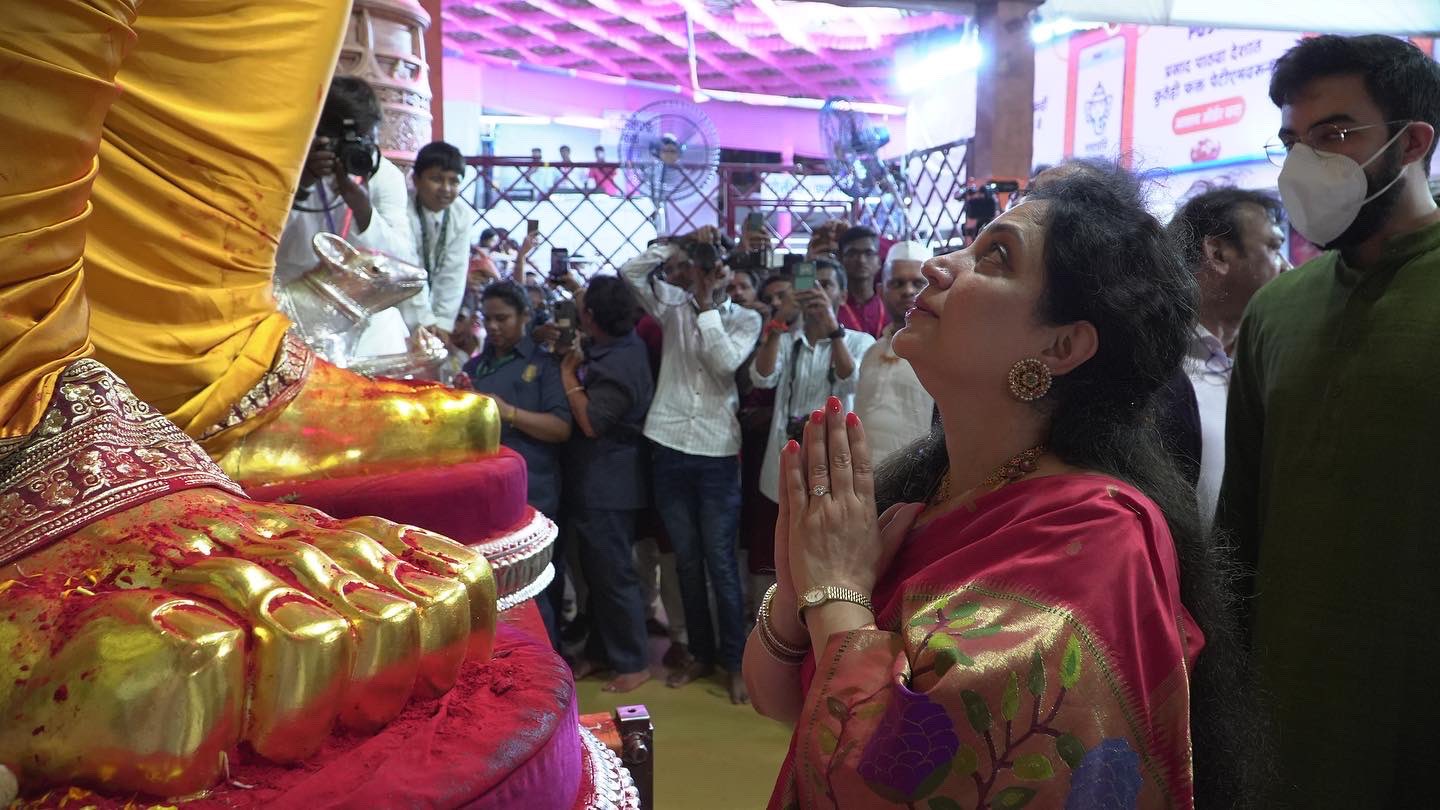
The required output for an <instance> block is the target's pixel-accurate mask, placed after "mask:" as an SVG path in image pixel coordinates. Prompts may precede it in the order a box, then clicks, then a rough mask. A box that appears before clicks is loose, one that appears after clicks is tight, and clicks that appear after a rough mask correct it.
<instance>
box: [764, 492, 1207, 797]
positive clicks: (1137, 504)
mask: <svg viewBox="0 0 1440 810" xmlns="http://www.w3.org/2000/svg"><path fill="white" fill-rule="evenodd" d="M874 601H875V604H876V606H877V609H878V610H879V614H878V616H877V618H876V623H877V625H878V626H877V627H872V628H862V629H860V630H855V631H853V632H850V633H843V634H837V635H835V636H834V637H832V638H831V639H830V643H829V645H828V646H827V647H826V649H825V650H824V651H822V652H821V653H819V655H818V656H815V655H812V656H811V657H809V658H807V659H806V662H805V664H804V667H803V668H802V672H801V677H802V679H803V682H804V683H805V685H806V698H805V706H804V709H803V711H802V712H801V715H800V719H799V722H798V723H797V726H796V731H795V736H794V738H793V739H792V741H791V748H790V753H789V756H788V757H787V758H786V760H785V764H784V766H783V767H782V769H781V772H780V777H779V780H778V782H777V784H776V786H775V791H774V794H773V795H772V796H771V799H770V805H769V806H770V808H771V809H772V810H789V809H790V808H807V809H808V808H844V810H851V809H852V808H854V809H855V810H861V809H862V808H863V809H864V810H869V808H893V807H905V808H923V810H984V809H985V808H992V809H994V810H1000V809H1002V808H1003V809H1004V810H1012V809H1013V808H1020V807H1030V808H1047V809H1048V808H1065V810H1089V809H1091V808H1097V809H1098V808H1107V809H1108V808H1115V810H1119V809H1120V808H1127V809H1128V808H1135V807H1141V808H1170V807H1175V808H1182V809H1186V810H1188V808H1191V807H1192V806H1193V798H1192V790H1191V782H1192V775H1191V767H1190V723H1189V684H1188V676H1187V673H1188V671H1189V668H1190V667H1191V666H1193V664H1194V662H1195V655H1196V653H1198V652H1199V650H1200V648H1201V646H1202V645H1203V639H1202V636H1201V634H1200V631H1199V628H1198V627H1197V626H1196V625H1195V623H1194V621H1193V620H1192V619H1191V617H1190V615H1189V613H1188V612H1187V611H1186V610H1185V608H1184V607H1183V606H1181V604H1180V586H1179V571H1178V566H1177V563H1176V557H1175V549H1174V545H1173V543H1172V541H1171V538H1170V531H1169V528H1168V527H1167V525H1166V523H1165V518H1164V516H1163V515H1162V514H1161V513H1160V510H1159V509H1158V508H1157V507H1156V506H1155V505H1154V504H1153V503H1151V502H1150V500H1149V499H1148V498H1146V497H1145V496H1144V495H1142V494H1141V493H1140V492H1138V491H1137V490H1135V489H1134V488H1132V487H1130V486H1129V485H1127V484H1124V483H1122V482H1120V481H1118V480H1115V479H1113V478H1109V477H1105V476H1100V475H1093V474H1077V475H1061V476H1053V477H1045V478H1034V479H1028V480H1025V481H1020V482H1018V483H1015V484H1011V485H1009V486H1006V487H1004V488H1002V489H1000V490H998V491H996V492H993V493H989V494H987V495H985V496H982V497H981V498H979V499H978V500H977V501H976V502H975V503H974V504H972V505H971V506H969V507H962V508H959V509H956V510H955V511H953V512H950V513H948V514H944V515H941V516H940V517H938V518H937V519H935V520H934V521H932V522H930V523H927V524H925V525H923V526H921V527H919V528H918V529H915V530H914V531H912V532H911V534H910V536H909V537H908V538H907V539H906V541H905V544H904V545H903V546H902V547H901V550H900V552H899V554H898V555H897V557H896V559H895V561H894V562H893V563H892V564H891V566H890V570H889V571H887V572H886V573H885V574H884V576H882V577H881V579H880V582H879V583H878V584H877V586H876V589H875V593H874Z"/></svg>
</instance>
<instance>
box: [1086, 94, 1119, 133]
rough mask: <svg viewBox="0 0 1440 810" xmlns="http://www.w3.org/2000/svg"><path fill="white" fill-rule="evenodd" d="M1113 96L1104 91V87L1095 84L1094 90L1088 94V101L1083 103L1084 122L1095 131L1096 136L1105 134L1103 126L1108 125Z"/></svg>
mask: <svg viewBox="0 0 1440 810" xmlns="http://www.w3.org/2000/svg"><path fill="white" fill-rule="evenodd" d="M1114 103H1115V95H1114V94H1113V93H1110V92H1109V91H1107V90H1106V89H1105V85H1103V84H1100V83H1098V82H1097V83H1096V84H1095V90H1094V91H1093V92H1091V93H1090V100H1089V101H1086V102H1085V120H1086V122H1088V123H1089V124H1090V128H1091V129H1093V130H1095V134H1096V135H1104V134H1105V126H1106V124H1108V123H1110V111H1111V107H1112V106H1114Z"/></svg>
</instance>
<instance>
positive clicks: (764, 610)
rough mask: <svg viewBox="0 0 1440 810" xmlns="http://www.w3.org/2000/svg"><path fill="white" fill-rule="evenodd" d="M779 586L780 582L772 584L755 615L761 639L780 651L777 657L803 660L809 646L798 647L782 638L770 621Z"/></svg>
mask: <svg viewBox="0 0 1440 810" xmlns="http://www.w3.org/2000/svg"><path fill="white" fill-rule="evenodd" d="M779 588H780V584H779V583H778V582H777V583H776V584H774V585H771V586H770V590H768V591H766V592H765V598H764V599H761V600H760V610H759V611H758V612H757V615H756V617H755V618H756V619H757V621H756V622H755V623H756V625H757V626H758V627H759V628H760V641H761V642H763V643H766V645H767V647H769V646H773V647H774V651H773V652H775V653H779V656H777V657H780V656H783V657H785V658H788V659H800V660H803V659H804V658H805V653H806V652H807V651H808V648H806V647H796V646H794V645H792V644H790V643H789V642H787V641H785V640H784V639H782V638H780V634H779V633H776V632H775V627H774V625H772V624H771V623H770V603H771V601H772V600H773V599H774V598H775V591H777V590H779Z"/></svg>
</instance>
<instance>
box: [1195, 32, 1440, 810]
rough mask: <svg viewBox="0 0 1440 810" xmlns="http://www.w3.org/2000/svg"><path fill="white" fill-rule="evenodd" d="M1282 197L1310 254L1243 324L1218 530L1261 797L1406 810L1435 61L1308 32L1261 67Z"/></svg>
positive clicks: (1418, 632) (1418, 644) (1432, 557)
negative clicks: (1245, 678)
mask: <svg viewBox="0 0 1440 810" xmlns="http://www.w3.org/2000/svg"><path fill="white" fill-rule="evenodd" d="M1270 98H1271V99H1272V100H1273V101H1274V102H1275V104H1276V105H1278V106H1279V107H1280V111H1281V128H1280V132H1279V139H1280V143H1279V144H1277V146H1276V151H1277V152H1283V153H1284V154H1285V157H1284V168H1283V170H1282V171H1281V173H1280V180H1279V185H1280V194H1281V198H1282V199H1283V200H1284V202H1285V206H1286V209H1287V213H1288V214H1289V217H1290V220H1291V222H1292V223H1293V224H1294V226H1295V229H1296V230H1297V231H1299V232H1300V234H1301V235H1302V236H1304V237H1306V238H1307V239H1309V240H1310V241H1312V242H1315V243H1316V244H1317V245H1320V246H1321V247H1323V248H1324V249H1325V250H1326V252H1325V253H1323V254H1322V255H1320V256H1318V257H1317V258H1315V259H1314V260H1312V261H1310V262H1308V263H1306V264H1305V265H1304V266H1302V267H1300V268H1299V269H1298V270H1295V271H1293V272H1290V273H1285V274H1283V275H1281V276H1280V277H1279V278H1277V279H1276V280H1275V281H1273V282H1271V283H1270V284H1269V285H1267V286H1266V287H1265V288H1264V289H1262V290H1260V291H1259V293H1257V294H1256V296H1255V297H1254V299H1253V300H1252V301H1251V304H1250V307H1249V309H1248V310H1247V312H1246V314H1245V318H1244V320H1243V322H1242V323H1241V326H1240V335H1239V339H1238V345H1237V350H1236V359H1235V368H1234V372H1233V375H1232V379H1231V387H1230V403H1229V424H1228V431H1227V440H1226V470H1225V480H1224V484H1223V485H1222V490H1221V501H1220V511H1219V514H1218V516H1217V521H1218V524H1219V525H1220V526H1221V527H1222V528H1224V529H1227V530H1228V531H1229V532H1230V533H1231V536H1232V538H1233V540H1234V542H1235V543H1236V544H1237V546H1238V548H1239V549H1240V551H1241V554H1242V557H1243V558H1244V562H1245V563H1247V565H1248V566H1250V567H1251V569H1252V570H1253V573H1254V581H1253V583H1251V585H1252V587H1251V588H1250V591H1251V595H1252V596H1253V598H1252V599H1250V600H1247V601H1246V602H1245V604H1246V606H1247V610H1248V612H1249V613H1250V614H1251V615H1250V616H1249V618H1250V620H1251V626H1250V632H1251V640H1252V645H1253V649H1254V651H1255V653H1256V656H1257V663H1258V668H1259V673H1260V677H1261V680H1262V684H1263V686H1264V687H1265V691H1266V692H1268V693H1269V694H1270V695H1271V696H1272V699H1273V701H1274V704H1275V705H1274V711H1275V719H1276V720H1277V721H1278V722H1277V724H1276V725H1277V730H1278V737H1279V739H1278V743H1279V756H1278V757H1277V758H1276V762H1277V763H1278V765H1279V767H1280V769H1281V774H1280V777H1281V778H1280V779H1278V780H1275V781H1274V785H1275V794H1276V795H1275V796H1273V797H1267V798H1266V799H1263V800H1262V801H1264V802H1265V803H1264V805H1263V806H1274V805H1275V804H1277V803H1283V804H1285V805H1287V806H1295V807H1306V808H1330V807H1335V808H1339V807H1344V808H1356V807H1422V806H1431V802H1433V801H1434V798H1433V795H1432V792H1433V788H1432V787H1431V786H1430V785H1428V784H1426V780H1424V779H1417V778H1416V775H1417V774H1423V773H1430V772H1433V767H1434V764H1433V758H1434V755H1433V753H1432V748H1433V737H1434V729H1435V728H1437V727H1440V702H1437V701H1435V700H1433V699H1430V698H1429V697H1428V695H1429V694H1430V692H1431V691H1432V685H1433V683H1434V681H1435V677H1436V673H1437V672H1440V628H1437V626H1436V621H1437V619H1440V588H1437V587H1436V585H1435V581H1434V575H1435V572H1436V571H1437V570H1440V543H1437V531H1440V465H1437V464H1436V463H1435V458H1436V455H1437V454H1440V421H1437V419H1436V415H1437V414H1440V370H1437V368H1440V367H1437V364H1436V361H1435V357H1436V355H1437V354H1440V210H1437V208H1436V205H1435V201H1434V200H1433V199H1431V197H1430V193H1429V190H1428V189H1427V187H1426V176H1427V175H1428V174H1429V170H1430V160H1431V157H1432V155H1433V154H1434V151H1435V131H1436V126H1437V123H1440V65H1437V64H1436V63H1435V62H1434V61H1432V60H1431V59H1429V58H1428V57H1427V56H1425V54H1423V53H1422V52H1421V51H1420V50H1419V49H1418V48H1416V47H1415V46H1413V45H1411V44H1410V43H1408V42H1405V41H1404V40H1399V39H1393V38H1391V37H1388V36H1360V37H1352V38H1346V37H1337V36H1322V37H1316V38H1314V39H1307V40H1304V41H1303V42H1301V43H1300V44H1299V45H1297V46H1296V47H1295V48H1293V49H1291V50H1290V51H1289V52H1288V53H1286V54H1285V56H1283V57H1282V58H1281V59H1280V60H1279V61H1278V62H1277V63H1276V66H1275V72H1274V74H1273V77H1272V79H1271V83H1270Z"/></svg>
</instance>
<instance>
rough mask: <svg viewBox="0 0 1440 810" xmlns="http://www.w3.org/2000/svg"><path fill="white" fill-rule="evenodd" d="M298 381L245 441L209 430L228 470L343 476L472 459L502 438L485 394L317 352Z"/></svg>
mask: <svg viewBox="0 0 1440 810" xmlns="http://www.w3.org/2000/svg"><path fill="white" fill-rule="evenodd" d="M299 386H300V387H299V391H298V393H297V394H295V396H294V398H293V399H292V400H290V401H289V402H288V403H286V404H283V405H281V406H279V407H278V413H276V414H275V415H273V416H270V417H269V418H268V421H264V422H263V423H262V425H261V426H260V427H259V428H256V429H254V430H252V431H250V432H248V433H246V434H244V435H243V436H242V437H241V438H239V439H238V440H234V441H226V440H225V434H224V433H221V434H219V436H218V437H217V438H219V439H220V442H219V443H218V444H217V443H215V442H211V441H207V440H203V439H202V444H204V445H205V446H206V449H208V450H210V451H211V453H212V455H214V456H215V458H216V461H218V462H219V464H220V467H221V468H222V469H223V470H224V471H225V473H226V474H227V475H229V476H230V477H231V478H233V479H235V480H237V481H239V482H240V483H242V484H276V483H285V482H296V481H307V480H314V479H320V478H344V477H349V476H357V475H368V474H372V473H380V472H394V471H397V470H404V469H407V468H414V467H422V466H441V465H445V464H454V463H458V462H462V461H469V460H473V459H476V458H482V457H484V456H488V455H493V454H494V453H495V452H496V450H497V449H498V448H499V446H500V418H499V411H498V410H497V409H496V407H495V403H494V401H493V400H491V399H490V398H489V397H486V396H484V395H482V394H477V393H474V392H470V391H459V390H456V389H453V388H448V387H445V386H442V385H438V384H436V383H417V382H411V381H406V380H391V379H386V378H378V379H371V378H368V377H364V376H361V375H359V374H356V373H354V372H350V371H346V370H345V369H341V368H337V367H335V366H333V365H331V364H330V363H327V362H325V361H324V360H321V359H319V358H315V360H314V365H313V369H311V370H310V371H309V373H308V376H307V377H305V379H304V381H303V382H302V383H300V384H299ZM262 418H263V417H262Z"/></svg>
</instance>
